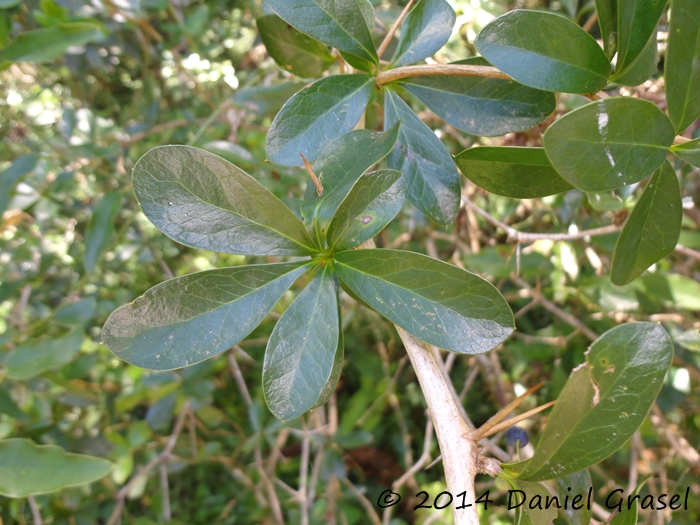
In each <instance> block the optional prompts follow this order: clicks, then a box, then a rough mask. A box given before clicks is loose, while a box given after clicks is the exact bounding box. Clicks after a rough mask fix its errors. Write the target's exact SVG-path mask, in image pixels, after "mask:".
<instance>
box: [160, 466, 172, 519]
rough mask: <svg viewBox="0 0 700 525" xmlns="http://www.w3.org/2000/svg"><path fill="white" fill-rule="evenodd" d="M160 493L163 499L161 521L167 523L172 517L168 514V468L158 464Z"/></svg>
mask: <svg viewBox="0 0 700 525" xmlns="http://www.w3.org/2000/svg"><path fill="white" fill-rule="evenodd" d="M160 491H161V493H162V498H163V504H162V505H163V521H165V522H168V521H170V520H171V518H172V515H171V513H170V489H169V487H168V467H167V466H166V465H165V463H161V464H160Z"/></svg>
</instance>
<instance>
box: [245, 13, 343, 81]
mask: <svg viewBox="0 0 700 525" xmlns="http://www.w3.org/2000/svg"><path fill="white" fill-rule="evenodd" d="M256 24H257V26H258V32H259V33H260V38H261V39H262V41H263V44H265V49H267V52H268V53H269V54H270V56H271V57H272V58H273V59H274V61H275V62H277V64H279V66H280V67H281V68H283V69H286V70H287V71H290V72H291V73H294V74H295V75H298V76H300V77H305V78H310V77H320V76H321V75H322V74H323V72H324V71H325V70H326V69H327V68H328V67H329V66H330V65H331V64H332V63H333V60H334V58H333V56H332V55H331V54H330V52H329V51H328V48H327V47H326V46H325V45H324V44H322V43H321V42H319V41H318V40H314V39H313V38H311V37H309V36H307V35H305V34H304V33H301V32H300V31H297V30H296V29H294V28H293V27H292V26H290V25H289V24H287V22H285V21H284V20H282V19H281V18H280V17H279V16H277V15H265V16H261V17H260V18H258V19H257V20H256Z"/></svg>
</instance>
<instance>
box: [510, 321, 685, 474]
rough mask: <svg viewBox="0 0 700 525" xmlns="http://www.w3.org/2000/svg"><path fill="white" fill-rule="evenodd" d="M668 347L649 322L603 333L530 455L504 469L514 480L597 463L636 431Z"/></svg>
mask: <svg viewBox="0 0 700 525" xmlns="http://www.w3.org/2000/svg"><path fill="white" fill-rule="evenodd" d="M672 359H673V343H672V342H671V338H670V337H669V335H668V334H667V333H666V331H665V330H664V329H663V328H662V327H661V326H659V325H658V324H655V323H647V322H639V323H627V324H623V325H620V326H616V327H615V328H613V329H611V330H608V331H607V332H606V333H605V334H603V335H602V336H601V337H600V338H598V339H597V340H596V341H595V342H594V343H593V344H592V345H591V347H590V349H589V350H588V352H587V353H586V362H585V363H584V364H582V365H581V366H579V367H577V368H576V369H574V370H573V371H572V373H571V376H570V377H569V380H568V382H567V383H566V385H565V386H564V390H563V391H562V392H561V394H560V395H559V399H558V400H557V404H556V405H555V406H554V409H553V410H552V413H551V414H550V416H549V418H548V420H547V426H546V427H545V429H544V432H543V433H542V436H541V437H540V440H539V443H538V444H537V446H536V448H535V455H534V456H533V457H532V458H531V459H530V460H527V461H525V462H521V463H516V464H515V465H512V466H511V467H509V470H510V471H511V472H514V473H515V474H516V475H517V476H518V477H519V478H520V479H524V480H529V481H542V480H547V479H553V478H557V477H561V476H566V475H568V474H571V473H573V472H577V471H579V470H582V469H584V468H587V467H589V466H591V465H595V464H596V463H598V462H600V461H602V460H603V459H605V458H607V457H608V456H609V455H610V454H612V453H613V452H615V451H616V450H617V449H618V448H620V447H621V446H622V445H623V444H624V443H625V442H626V441H627V440H628V439H629V438H630V437H631V436H632V434H633V433H634V432H635V431H636V430H637V428H639V425H641V423H642V421H644V418H646V416H647V414H648V412H649V410H650V408H651V405H652V403H653V402H654V400H655V399H656V396H657V395H658V393H659V391H660V390H661V386H662V384H663V381H664V377H665V376H666V372H667V371H668V369H669V367H670V366H671V360H672Z"/></svg>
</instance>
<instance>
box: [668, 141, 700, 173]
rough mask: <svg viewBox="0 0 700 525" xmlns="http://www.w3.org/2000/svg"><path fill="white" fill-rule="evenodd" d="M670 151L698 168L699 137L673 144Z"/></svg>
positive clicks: (699, 164)
mask: <svg viewBox="0 0 700 525" xmlns="http://www.w3.org/2000/svg"><path fill="white" fill-rule="evenodd" d="M671 151H672V152H673V153H675V154H676V155H678V156H679V157H680V158H681V159H683V160H684V161H686V162H687V163H688V164H691V165H692V166H695V167H696V168H700V139H695V140H691V141H689V142H684V143H682V144H674V145H673V146H671Z"/></svg>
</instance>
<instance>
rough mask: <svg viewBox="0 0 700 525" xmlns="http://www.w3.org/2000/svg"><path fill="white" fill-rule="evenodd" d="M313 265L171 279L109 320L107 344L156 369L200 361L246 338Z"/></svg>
mask: <svg viewBox="0 0 700 525" xmlns="http://www.w3.org/2000/svg"><path fill="white" fill-rule="evenodd" d="M309 264H310V263H309V261H301V262H295V263H279V264H260V265H248V266H239V267H234V268H222V269H219V270H209V271H206V272H199V273H194V274H191V275H186V276H184V277H177V278H175V279H170V280H169V281H165V282H164V283H161V284H158V285H156V286H154V287H153V288H151V289H150V290H148V291H147V292H146V293H145V294H143V295H142V296H141V297H139V298H137V299H136V300H135V301H133V302H131V303H129V304H125V305H124V306H121V307H120V308H118V309H117V310H115V311H114V312H112V315H110V316H109V318H108V319H107V321H106V322H105V325H104V328H103V329H102V342H104V344H105V345H107V347H108V348H109V349H110V350H111V351H112V352H114V353H115V354H116V355H117V356H119V357H120V358H121V359H123V360H124V361H127V362H129V363H132V364H134V365H136V366H140V367H142V368H150V369H151V370H171V369H173V368H181V367H183V366H188V365H193V364H195V363H199V362H200V361H203V360H205V359H207V358H209V357H212V356H214V355H217V354H220V353H221V352H223V351H225V350H227V349H229V348H230V347H231V346H233V345H235V344H236V343H238V342H239V341H241V340H242V339H244V338H245V337H246V336H247V335H248V334H249V333H250V332H252V331H253V329H254V328H255V327H256V326H258V324H260V322H261V321H262V320H263V319H264V318H265V316H266V315H267V314H268V313H269V312H270V310H272V308H273V307H274V306H275V304H276V303H277V301H278V300H279V299H280V297H282V295H283V294H284V293H285V292H286V291H287V289H289V287H290V286H291V285H292V283H293V282H294V281H295V280H296V279H297V278H298V277H299V276H300V275H301V274H303V273H304V272H305V271H306V270H308V268H309Z"/></svg>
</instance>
